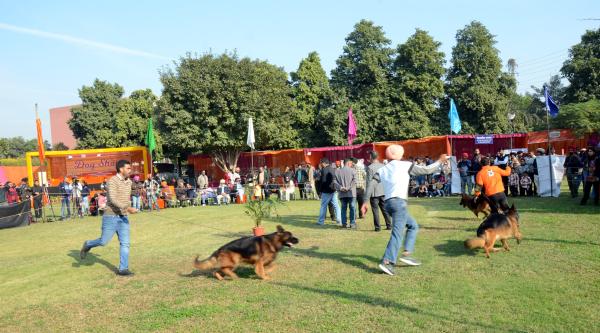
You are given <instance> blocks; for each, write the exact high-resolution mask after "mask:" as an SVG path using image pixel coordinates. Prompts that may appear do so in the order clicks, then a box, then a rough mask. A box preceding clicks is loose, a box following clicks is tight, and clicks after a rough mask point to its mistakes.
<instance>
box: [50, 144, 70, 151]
mask: <svg viewBox="0 0 600 333" xmlns="http://www.w3.org/2000/svg"><path fill="white" fill-rule="evenodd" d="M52 150H54V151H60V150H69V147H67V146H66V145H65V144H64V143H62V142H58V143H57V144H55V145H52Z"/></svg>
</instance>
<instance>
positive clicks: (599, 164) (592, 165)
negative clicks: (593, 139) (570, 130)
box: [581, 148, 600, 206]
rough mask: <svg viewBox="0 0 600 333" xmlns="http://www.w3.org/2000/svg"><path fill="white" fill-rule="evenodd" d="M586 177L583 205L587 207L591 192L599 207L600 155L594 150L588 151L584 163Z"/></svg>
mask: <svg viewBox="0 0 600 333" xmlns="http://www.w3.org/2000/svg"><path fill="white" fill-rule="evenodd" d="M584 171H585V174H586V177H585V179H584V181H585V182H584V185H583V198H581V205H582V206H583V205H586V204H587V201H588V199H589V198H590V191H593V192H592V197H593V199H594V204H595V205H598V201H599V197H600V186H599V185H600V155H598V154H596V153H595V152H594V150H593V149H592V148H589V149H588V155H587V158H586V161H585V163H584Z"/></svg>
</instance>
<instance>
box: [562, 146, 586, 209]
mask: <svg viewBox="0 0 600 333" xmlns="http://www.w3.org/2000/svg"><path fill="white" fill-rule="evenodd" d="M563 166H564V167H565V171H566V172H567V182H568V183H569V191H571V198H577V196H578V195H579V193H578V192H579V184H580V183H581V169H582V168H583V163H581V160H580V159H579V156H578V155H577V154H576V153H575V149H570V150H569V156H567V158H566V159H565V163H564V164H563Z"/></svg>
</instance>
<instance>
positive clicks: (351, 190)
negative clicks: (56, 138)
mask: <svg viewBox="0 0 600 333" xmlns="http://www.w3.org/2000/svg"><path fill="white" fill-rule="evenodd" d="M335 187H336V190H338V193H339V197H340V201H341V202H342V208H341V212H342V228H346V227H350V228H352V229H356V171H354V168H353V167H352V159H350V158H347V159H345V160H344V167H343V168H341V169H340V170H338V172H337V173H336V175H335ZM348 206H350V207H349V208H350V214H349V215H350V224H349V225H348V219H347V215H346V212H347V210H348Z"/></svg>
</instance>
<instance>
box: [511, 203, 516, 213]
mask: <svg viewBox="0 0 600 333" xmlns="http://www.w3.org/2000/svg"><path fill="white" fill-rule="evenodd" d="M510 211H511V212H516V211H517V208H516V207H515V204H514V203H513V204H512V206H510Z"/></svg>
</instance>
